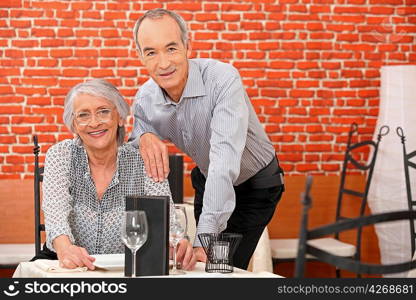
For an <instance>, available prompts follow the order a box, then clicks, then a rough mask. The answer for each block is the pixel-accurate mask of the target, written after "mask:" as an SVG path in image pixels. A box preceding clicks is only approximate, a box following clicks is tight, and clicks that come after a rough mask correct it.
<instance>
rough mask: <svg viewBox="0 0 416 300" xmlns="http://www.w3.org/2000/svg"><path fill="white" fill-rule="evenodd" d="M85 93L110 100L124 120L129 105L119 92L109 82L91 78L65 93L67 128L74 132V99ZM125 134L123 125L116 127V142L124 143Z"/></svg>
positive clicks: (127, 113) (65, 120)
mask: <svg viewBox="0 0 416 300" xmlns="http://www.w3.org/2000/svg"><path fill="white" fill-rule="evenodd" d="M81 94H87V95H91V96H95V97H101V98H104V99H106V100H108V101H110V102H111V103H112V104H114V106H115V107H116V109H117V112H118V114H119V115H120V118H121V119H122V120H126V119H127V117H128V115H129V112H130V107H129V105H128V104H127V102H126V101H125V100H124V98H123V96H122V95H121V94H120V92H119V91H118V89H117V88H116V87H115V86H114V85H112V84H111V83H109V82H107V81H105V80H103V79H93V80H89V81H86V82H83V83H79V84H77V85H76V86H74V87H73V88H72V89H71V90H70V91H69V93H68V94H67V95H66V98H65V104H64V115H63V119H64V123H65V125H66V127H68V129H69V130H71V131H72V132H74V133H75V128H74V100H75V98H76V97H77V96H78V95H81ZM125 136H126V129H125V127H124V126H119V127H118V129H117V143H118V145H121V144H123V143H124V137H125Z"/></svg>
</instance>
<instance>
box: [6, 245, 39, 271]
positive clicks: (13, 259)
mask: <svg viewBox="0 0 416 300" xmlns="http://www.w3.org/2000/svg"><path fill="white" fill-rule="evenodd" d="M34 256H35V244H0V265H16V266H17V265H18V264H19V263H20V262H22V261H29V260H31V259H32V258H33V257H34Z"/></svg>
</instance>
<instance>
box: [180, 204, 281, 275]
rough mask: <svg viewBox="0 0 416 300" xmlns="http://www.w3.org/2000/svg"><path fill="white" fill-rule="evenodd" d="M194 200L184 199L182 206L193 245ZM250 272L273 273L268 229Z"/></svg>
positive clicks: (194, 225) (249, 268)
mask: <svg viewBox="0 0 416 300" xmlns="http://www.w3.org/2000/svg"><path fill="white" fill-rule="evenodd" d="M192 201H193V198H190V197H186V198H184V203H183V204H180V205H183V206H184V207H185V210H186V215H187V218H188V233H187V234H188V236H189V239H190V241H191V243H193V241H194V238H195V232H196V222H195V217H194V205H193V202H192ZM248 270H249V271H252V272H271V273H273V262H272V253H271V248H270V238H269V232H268V229H267V227H266V228H264V231H263V233H262V235H261V237H260V240H259V242H258V243H257V247H256V249H255V250H254V253H253V256H252V257H251V260H250V264H249V266H248Z"/></svg>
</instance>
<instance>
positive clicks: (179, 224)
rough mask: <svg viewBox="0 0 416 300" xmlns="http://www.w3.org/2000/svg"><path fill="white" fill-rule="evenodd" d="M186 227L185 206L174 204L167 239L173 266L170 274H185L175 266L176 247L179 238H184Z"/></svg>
mask: <svg viewBox="0 0 416 300" xmlns="http://www.w3.org/2000/svg"><path fill="white" fill-rule="evenodd" d="M187 228H188V219H187V218H186V211H185V207H183V206H179V205H175V215H174V217H173V222H172V223H171V226H170V231H169V241H170V242H171V244H172V246H173V268H172V270H170V272H169V274H170V275H182V274H185V272H184V271H181V270H178V269H177V268H176V265H177V262H176V248H177V246H178V243H179V241H180V240H181V239H183V238H184V236H185V234H186V232H187Z"/></svg>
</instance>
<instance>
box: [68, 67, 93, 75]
mask: <svg viewBox="0 0 416 300" xmlns="http://www.w3.org/2000/svg"><path fill="white" fill-rule="evenodd" d="M88 74H89V72H88V70H84V69H78V68H77V69H64V70H63V75H64V76H65V77H87V76H88Z"/></svg>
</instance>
